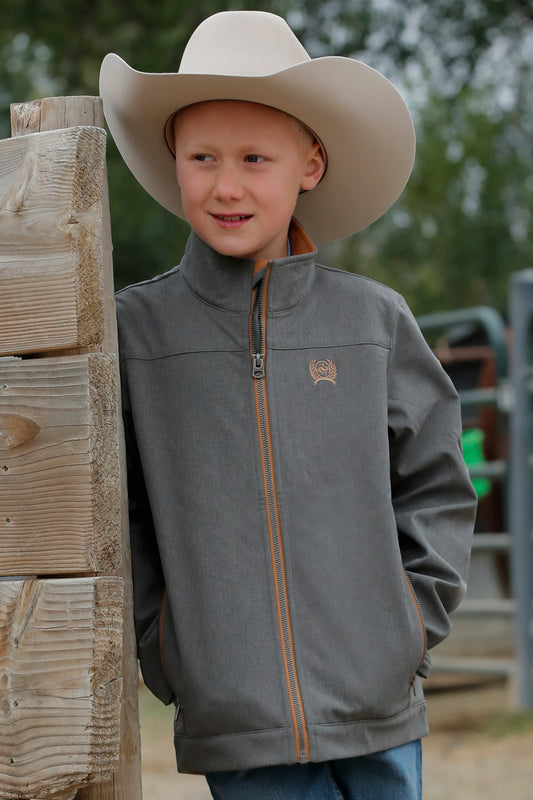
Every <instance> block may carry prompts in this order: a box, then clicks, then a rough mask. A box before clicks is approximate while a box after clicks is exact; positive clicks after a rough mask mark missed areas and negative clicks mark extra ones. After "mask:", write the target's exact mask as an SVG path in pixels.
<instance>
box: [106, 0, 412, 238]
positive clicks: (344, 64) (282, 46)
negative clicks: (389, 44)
mask: <svg viewBox="0 0 533 800" xmlns="http://www.w3.org/2000/svg"><path fill="white" fill-rule="evenodd" d="M100 95H101V96H102V99H103V105H104V114H105V117H106V120H107V124H108V126H109V129H110V131H111V134H112V136H113V138H114V140H115V142H116V144H117V147H118V149H119V150H120V152H121V154H122V156H123V158H124V161H125V162H126V164H127V165H128V167H129V169H130V170H131V172H132V173H133V174H134V175H135V177H136V178H137V180H138V181H139V183H141V185H142V186H144V188H145V189H146V190H147V191H148V192H149V193H150V194H151V195H152V196H153V197H154V198H155V199H156V200H157V201H158V202H159V203H161V205H163V206H164V207H165V208H167V209H168V210H169V211H172V212H173V213H174V214H176V215H177V216H178V217H184V214H183V208H182V205H181V200H180V192H179V187H178V183H177V180H176V176H175V163H174V157H173V155H172V152H171V150H170V147H169V145H168V142H167V138H166V129H167V123H168V122H169V120H170V119H171V118H172V117H173V115H174V113H175V112H176V111H178V110H179V109H180V108H183V107H185V106H187V105H190V104H192V103H198V102H201V101H203V100H217V99H218V100H220V99H226V100H248V101H251V102H254V103H262V104H264V105H268V106H273V107H274V108H278V109H280V110H281V111H285V112H286V113H287V114H291V115H292V116H294V117H296V118H297V119H299V120H300V121H301V122H303V123H304V124H305V125H306V126H307V127H308V128H310V129H311V130H312V131H313V132H314V133H315V134H316V136H317V138H318V139H319V140H320V142H321V143H322V145H323V146H324V149H325V151H326V154H327V169H326V173H325V175H324V177H323V178H322V180H321V181H320V183H319V184H318V186H316V187H315V188H314V189H313V190H312V191H310V192H307V193H304V194H301V195H300V197H299V199H298V203H297V206H296V210H295V216H296V217H297V219H298V220H299V221H300V222H301V223H302V225H303V226H304V227H305V228H306V229H307V231H308V232H309V234H310V235H311V237H312V238H313V239H314V241H315V242H316V243H319V242H325V241H330V240H332V239H340V238H342V237H343V236H347V235H349V234H351V233H355V232H356V231H359V230H361V229H362V228H364V227H365V226H367V225H369V224H370V223H371V222H374V220H376V219H378V217H380V216H381V215H382V214H383V213H384V212H385V211H386V210H387V209H388V208H389V207H390V206H391V205H392V204H393V203H394V201H395V200H396V198H397V197H398V195H399V194H400V193H401V191H402V189H403V188H404V186H405V184H406V183H407V180H408V178H409V174H410V172H411V169H412V166H413V159H414V151H415V136H414V129H413V123H412V121H411V117H410V115H409V111H408V110H407V107H406V105H405V103H404V101H403V100H402V98H401V97H400V95H399V93H398V92H397V91H396V89H395V88H394V87H393V86H392V84H391V83H389V81H388V80H387V79H386V78H385V77H383V75H381V74H380V73H379V72H376V71H375V70H374V69H372V68H371V67H368V66H366V65H365V64H363V63H361V62H360V61H356V60H354V59H351V58H343V57H337V56H328V57H325V58H316V59H311V57H310V56H309V55H308V53H307V51H306V50H305V49H304V47H303V46H302V45H301V44H300V42H299V41H298V39H297V38H296V36H295V35H294V34H293V32H292V31H291V29H290V28H289V26H288V25H287V23H286V22H285V20H284V19H282V18H281V17H278V16H277V15H275V14H270V13H267V12H263V11H224V12H221V13H218V14H214V15H213V16H211V17H208V18H207V19H206V20H204V22H202V23H201V24H200V25H199V26H198V28H197V29H196V30H195V31H194V33H193V34H192V36H191V38H190V39H189V42H188V43H187V46H186V48H185V50H184V53H183V57H182V60H181V64H180V68H179V71H178V72H177V73H162V74H159V73H147V72H138V71H137V70H134V69H132V68H131V67H130V66H128V64H126V62H125V61H123V59H122V58H120V57H119V56H118V55H116V54H115V53H109V54H108V55H107V56H106V57H105V58H104V61H103V63H102V68H101V71H100Z"/></svg>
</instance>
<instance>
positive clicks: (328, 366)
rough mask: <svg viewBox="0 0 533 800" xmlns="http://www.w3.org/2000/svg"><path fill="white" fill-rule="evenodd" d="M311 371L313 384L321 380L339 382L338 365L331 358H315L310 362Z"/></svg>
mask: <svg viewBox="0 0 533 800" xmlns="http://www.w3.org/2000/svg"><path fill="white" fill-rule="evenodd" d="M309 372H310V373H311V377H312V378H313V385H314V386H316V385H317V383H318V382H319V381H329V382H330V383H335V384H336V383H337V381H336V378H337V367H336V365H335V362H334V361H332V360H331V359H330V358H328V359H326V360H324V361H317V360H316V358H313V360H312V361H311V363H310V364H309Z"/></svg>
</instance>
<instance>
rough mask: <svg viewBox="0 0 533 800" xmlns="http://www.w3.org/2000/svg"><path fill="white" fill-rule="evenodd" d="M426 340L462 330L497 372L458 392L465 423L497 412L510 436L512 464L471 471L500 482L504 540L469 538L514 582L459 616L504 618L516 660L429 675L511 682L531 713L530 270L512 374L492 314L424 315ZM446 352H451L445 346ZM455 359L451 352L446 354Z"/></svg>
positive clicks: (482, 661)
mask: <svg viewBox="0 0 533 800" xmlns="http://www.w3.org/2000/svg"><path fill="white" fill-rule="evenodd" d="M418 323H419V325H420V327H421V329H422V331H423V333H424V335H426V336H427V337H428V339H429V335H428V334H430V332H431V333H432V334H433V335H434V334H435V332H436V331H439V330H440V331H442V332H443V333H446V332H449V331H450V330H452V329H456V330H457V328H458V327H461V326H463V327H464V330H465V331H466V330H467V329H468V330H469V331H470V332H471V333H472V332H474V331H481V333H482V335H483V339H484V341H485V342H486V346H487V347H488V348H489V349H490V351H491V353H492V355H493V358H494V363H495V367H496V380H495V385H494V386H493V387H489V388H473V389H472V388H469V389H463V390H462V391H461V390H459V396H460V399H461V407H462V411H463V417H464V415H465V413H466V412H467V411H470V412H471V411H472V410H476V411H479V409H481V408H485V407H491V406H492V407H494V408H495V409H496V410H497V414H498V419H499V420H501V426H502V429H507V427H508V428H509V432H510V436H509V458H508V459H497V460H491V461H485V462H484V463H480V464H475V465H471V466H470V467H469V469H470V474H471V477H472V479H473V480H474V479H477V478H485V479H488V480H490V481H491V483H492V484H493V483H494V482H496V481H500V482H502V487H503V489H504V491H503V496H504V505H505V510H504V518H505V519H506V521H507V525H508V526H509V532H495V533H484V532H476V534H475V535H474V550H475V551H478V552H479V551H488V552H493V553H500V554H501V553H507V554H508V555H509V565H510V569H511V578H512V595H513V597H512V598H507V597H498V598H481V599H477V598H468V597H467V599H466V600H465V601H464V602H463V604H462V605H461V606H460V608H459V609H458V611H457V612H456V614H458V615H463V616H464V615H498V616H500V615H505V616H506V617H511V619H512V620H513V623H514V629H515V653H514V654H513V658H493V657H472V656H466V655H465V656H462V655H460V656H452V655H442V656H440V655H439V656H437V657H435V659H434V669H435V670H436V671H443V672H462V673H467V672H473V673H478V674H483V675H486V674H489V675H506V676H513V677H514V678H515V679H516V686H517V701H518V705H519V707H521V708H524V709H526V708H527V709H531V708H533V482H532V477H533V476H532V471H533V270H525V271H524V272H520V273H516V274H514V275H513V276H512V281H511V298H510V324H511V328H512V331H513V336H512V341H511V346H510V361H511V369H510V370H509V368H508V359H507V346H506V340H505V325H504V321H503V319H502V317H501V315H500V314H499V313H498V312H497V311H495V310H494V309H492V308H488V307H484V306H482V307H476V308H470V309H461V310H457V311H451V312H443V313H437V314H429V315H425V316H422V317H419V318H418ZM448 347H450V345H448ZM450 352H452V350H450Z"/></svg>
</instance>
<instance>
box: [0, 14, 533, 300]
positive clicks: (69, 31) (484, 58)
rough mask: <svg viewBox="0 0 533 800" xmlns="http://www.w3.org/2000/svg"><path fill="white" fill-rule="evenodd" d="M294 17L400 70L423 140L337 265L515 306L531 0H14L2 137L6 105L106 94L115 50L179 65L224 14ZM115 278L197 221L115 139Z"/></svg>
mask: <svg viewBox="0 0 533 800" xmlns="http://www.w3.org/2000/svg"><path fill="white" fill-rule="evenodd" d="M229 8H232V9H236V8H255V9H263V10H268V11H274V12H276V13H281V14H282V15H284V16H286V18H287V19H288V21H289V23H290V24H291V25H292V27H293V28H294V30H295V31H296V33H297V34H298V36H299V37H300V38H301V40H302V41H303V42H304V44H305V46H306V47H307V49H308V50H309V52H310V53H311V54H312V55H313V56H315V57H316V56H321V55H328V54H339V55H347V56H354V57H358V58H361V59H362V60H363V61H365V62H366V63H368V64H370V65H371V66H374V67H376V68H378V69H380V70H382V71H384V72H385V74H386V75H387V76H388V77H390V78H391V80H393V82H394V83H395V84H396V85H397V86H398V87H399V88H400V90H401V91H402V92H403V94H404V96H405V97H406V99H407V101H408V104H409V106H410V108H411V109H412V111H413V114H414V117H415V125H416V129H417V139H418V152H417V160H416V165H415V170H414V172H413V175H412V178H411V180H410V182H409V184H408V186H407V188H406V190H405V192H404V193H403V195H402V197H401V198H400V200H399V201H398V202H397V203H396V204H395V206H394V207H393V209H391V210H390V211H389V212H388V213H387V214H386V215H385V216H384V217H383V218H382V219H381V220H379V221H378V222H377V223H375V224H374V225H372V226H370V228H368V229H367V230H365V231H363V232H361V233H360V234H358V235H356V236H354V237H350V238H349V239H346V240H344V241H342V242H336V243H333V244H332V245H329V246H328V247H326V248H323V249H324V251H325V254H324V257H325V258H327V259H328V260H329V261H330V263H333V264H335V265H339V266H344V267H345V268H347V269H352V270H354V271H357V272H362V273H364V274H367V275H370V276H372V277H374V278H376V279H377V280H381V281H383V282H384V283H388V284H390V285H392V286H394V287H395V288H397V289H398V290H399V291H401V292H402V293H404V294H405V295H406V297H407V299H408V301H409V302H410V303H411V305H412V306H413V308H414V310H415V311H416V312H417V313H423V312H429V311H432V310H437V309H444V308H451V307H457V306H466V305H472V304H479V303H489V304H492V305H495V306H497V307H499V308H501V309H504V308H505V305H506V298H507V283H508V276H509V273H510V272H512V271H515V270H518V269H522V268H524V267H529V266H531V265H532V255H533V252H532V250H533V237H532V235H531V234H532V224H533V223H532V218H533V178H532V177H531V176H532V175H533V147H532V145H531V142H532V141H533V85H532V84H533V77H532V71H531V63H530V61H531V59H530V55H529V54H530V53H531V49H532V46H533V12H532V11H531V8H530V7H529V5H528V4H526V3H523V2H522V1H521V0H471V2H469V3H466V4H465V3H460V2H458V0H431V2H430V0H328V1H327V2H324V0H274V1H273V2H268V1H267V0H259V2H257V1H256V2H249V3H247V2H244V0H236V1H234V2H231V0H219V2H214V0H197V1H196V2H195V3H184V2H180V1H179V0H173V1H172V2H171V0H158V2H157V3H154V2H149V0H128V2H127V3H126V1H125V0H115V2H113V3H110V2H108V0H93V2H92V3H90V4H87V3H82V2H81V1H80V0H31V2H30V0H3V6H2V26H1V29H0V51H1V57H0V136H8V135H9V123H8V106H9V102H11V101H20V100H28V99H32V98H35V97H44V96H49V95H54V94H56V95H61V94H96V93H97V91H98V88H97V87H98V72H99V68H100V63H101V61H102V58H103V57H104V55H105V54H106V53H107V52H111V51H113V52H117V53H118V54H119V55H121V56H122V57H123V58H125V59H126V61H128V63H130V64H132V66H134V67H135V68H137V69H140V70H145V71H155V72H159V71H175V70H176V69H177V66H178V63H179V58H180V54H181V52H182V50H183V47H184V45H185V43H186V41H187V39H188V38H189V36H190V34H191V33H192V31H193V30H194V28H195V27H196V26H197V25H198V23H199V22H200V21H201V20H202V19H204V18H205V17H206V16H208V15H209V14H211V13H214V12H215V11H221V10H225V9H229ZM108 154H109V155H108V166H109V177H110V193H111V211H112V224H113V239H114V247H115V251H114V262H115V268H116V273H117V285H118V286H122V285H124V284H125V283H129V282H132V281H137V280H142V279H144V278H146V277H149V276H151V275H153V274H156V273H158V272H162V271H164V270H166V269H168V268H170V267H172V266H173V265H174V264H175V263H177V261H179V259H180V257H181V253H182V251H183V247H184V242H185V239H186V236H187V226H186V225H185V224H184V223H182V222H181V221H180V220H177V219H176V218H175V217H173V216H172V215H171V214H169V213H168V212H166V211H164V210H163V209H162V208H160V207H159V206H158V205H157V204H156V203H155V202H154V201H153V200H152V199H151V198H150V197H149V196H148V195H147V194H146V193H145V192H144V190H143V189H141V188H140V186H138V184H137V183H136V181H135V180H134V179H133V178H132V176H131V175H130V174H129V172H128V170H127V169H126V167H125V165H124V164H123V163H122V160H121V159H120V157H119V155H118V153H117V151H116V149H115V147H114V145H113V143H112V142H110V144H109V149H108Z"/></svg>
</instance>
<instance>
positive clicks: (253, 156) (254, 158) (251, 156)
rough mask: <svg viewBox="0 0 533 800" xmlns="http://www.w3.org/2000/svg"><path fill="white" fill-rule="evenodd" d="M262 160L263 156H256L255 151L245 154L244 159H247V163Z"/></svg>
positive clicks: (257, 162)
mask: <svg viewBox="0 0 533 800" xmlns="http://www.w3.org/2000/svg"><path fill="white" fill-rule="evenodd" d="M264 160H265V159H264V158H263V156H258V155H257V153H250V154H249V155H247V156H246V161H248V163H249V164H260V163H261V161H264Z"/></svg>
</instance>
